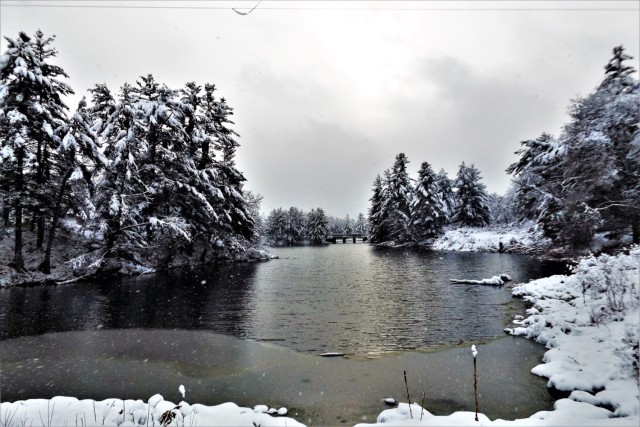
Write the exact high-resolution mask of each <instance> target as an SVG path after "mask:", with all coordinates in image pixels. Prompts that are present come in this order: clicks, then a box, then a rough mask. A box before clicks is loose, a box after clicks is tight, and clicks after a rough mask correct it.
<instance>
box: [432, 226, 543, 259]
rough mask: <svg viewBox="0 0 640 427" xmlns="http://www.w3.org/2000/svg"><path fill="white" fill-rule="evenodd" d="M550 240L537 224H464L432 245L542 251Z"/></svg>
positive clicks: (448, 248)
mask: <svg viewBox="0 0 640 427" xmlns="http://www.w3.org/2000/svg"><path fill="white" fill-rule="evenodd" d="M550 243H551V242H550V241H549V240H548V239H546V238H544V237H542V233H541V232H539V231H536V230H535V229H534V228H533V227H528V228H527V227H525V228H511V227H505V228H497V227H492V228H474V227H462V228H456V229H448V230H447V231H446V232H445V233H444V235H442V236H441V237H439V238H437V239H436V240H435V241H434V242H433V245H432V246H431V248H432V249H436V250H442V251H457V252H508V253H542V252H544V250H545V249H546V248H547V247H548V246H549V244H550ZM501 244H502V246H501Z"/></svg>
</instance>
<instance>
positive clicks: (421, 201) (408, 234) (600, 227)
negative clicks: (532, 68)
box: [368, 46, 640, 255]
mask: <svg viewBox="0 0 640 427" xmlns="http://www.w3.org/2000/svg"><path fill="white" fill-rule="evenodd" d="M630 59H632V58H631V57H630V56H629V55H627V54H625V53H624V48H623V47H622V46H618V47H615V48H614V49H613V57H612V58H611V60H610V61H609V62H608V63H607V64H606V66H605V76H604V79H603V80H602V82H601V83H600V85H599V86H598V87H596V88H595V89H594V90H593V91H592V92H591V93H590V94H589V95H587V96H586V97H583V98H578V99H576V100H573V101H571V103H570V105H569V108H568V111H569V116H570V121H569V122H568V123H566V124H565V125H564V127H563V129H562V131H561V133H560V135H559V136H558V137H554V136H552V135H550V134H548V133H542V134H541V135H540V136H539V137H537V138H535V139H531V140H527V141H522V142H521V143H520V144H521V148H520V150H518V151H517V152H516V153H515V154H516V155H517V156H518V160H517V161H516V162H515V163H513V164H512V165H510V166H509V167H508V169H507V170H506V172H507V173H508V174H509V175H511V176H513V179H512V184H511V187H510V188H509V190H508V191H507V193H506V194H505V195H504V196H499V195H495V194H494V195H489V194H488V193H487V191H486V188H485V186H484V184H482V182H481V177H480V172H479V171H478V169H477V168H476V167H475V166H474V165H469V166H467V165H466V164H465V163H464V162H463V163H462V164H461V165H460V168H459V171H458V174H457V177H456V178H455V179H454V180H449V178H448V177H447V175H446V172H445V171H444V170H441V171H440V172H439V173H438V174H435V173H434V171H433V169H432V168H431V166H430V165H429V163H427V162H424V163H422V164H421V167H420V170H419V172H418V177H417V179H416V180H413V179H412V178H410V177H409V176H408V174H407V163H408V162H409V161H408V159H407V157H406V156H405V154H404V153H400V154H398V155H397V156H396V159H395V163H394V164H393V167H392V168H391V169H387V170H385V171H384V173H383V176H382V177H380V176H377V177H376V178H375V180H374V183H373V195H372V197H371V199H370V201H371V204H370V208H369V218H368V221H369V233H370V236H371V240H372V241H373V242H387V241H392V242H395V243H406V242H416V243H420V242H425V241H426V242H429V241H432V240H433V239H434V238H437V237H438V236H440V235H442V233H443V232H444V227H445V226H447V225H451V226H453V227H484V226H488V225H491V224H511V225H518V224H523V223H525V222H527V221H534V222H535V223H536V225H537V227H539V228H540V229H541V230H542V232H543V234H544V236H546V237H548V238H549V239H550V240H551V242H552V246H551V248H550V252H552V253H557V254H568V255H574V254H580V253H586V252H589V249H590V243H591V242H592V240H593V239H594V237H596V235H599V236H601V238H602V239H605V240H607V241H608V242H609V243H610V245H611V246H612V248H613V247H617V246H620V245H621V244H629V243H635V244H638V243H640V132H639V128H638V122H639V118H640V90H639V84H638V80H637V79H636V78H634V76H633V74H634V72H635V71H636V70H635V69H634V68H633V67H632V66H630V65H628V63H627V62H626V61H629V60H630Z"/></svg>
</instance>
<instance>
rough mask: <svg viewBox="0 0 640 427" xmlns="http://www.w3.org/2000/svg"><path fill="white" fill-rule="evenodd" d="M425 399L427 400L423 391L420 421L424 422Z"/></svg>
mask: <svg viewBox="0 0 640 427" xmlns="http://www.w3.org/2000/svg"><path fill="white" fill-rule="evenodd" d="M424 398H425V393H424V391H423V392H422V401H421V402H420V421H422V415H423V414H424Z"/></svg>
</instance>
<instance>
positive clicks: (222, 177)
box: [200, 84, 256, 239]
mask: <svg viewBox="0 0 640 427" xmlns="http://www.w3.org/2000/svg"><path fill="white" fill-rule="evenodd" d="M215 90H216V88H215V86H214V85H212V84H205V87H204V95H203V97H202V100H201V102H200V105H201V111H202V114H201V120H200V121H201V124H202V126H203V129H204V133H205V135H206V137H205V139H204V146H203V148H202V150H201V154H202V156H201V164H200V168H201V169H204V168H206V167H207V166H209V165H210V167H211V168H213V169H214V170H215V171H216V177H217V178H216V183H217V185H218V188H219V189H220V191H221V193H222V196H223V198H224V201H223V203H222V209H223V211H224V216H222V217H221V219H222V220H223V221H224V220H225V219H226V222H223V225H224V226H225V231H226V232H227V233H228V235H229V236H231V238H233V239H235V238H236V237H237V236H241V237H243V238H245V239H252V238H254V237H255V235H256V229H255V221H254V219H253V218H252V217H251V215H250V213H249V208H248V205H247V202H246V200H244V197H243V195H242V184H243V183H244V182H245V181H246V179H245V177H244V175H243V174H242V172H240V171H239V170H238V169H237V168H236V167H235V151H236V149H237V147H238V146H239V144H238V142H237V141H236V139H235V138H236V137H237V136H238V134H237V133H236V132H235V131H234V130H232V129H231V128H230V127H229V125H232V124H233V122H232V121H231V120H230V119H229V117H230V116H231V115H232V114H233V109H232V108H231V107H229V106H228V104H227V102H226V100H225V99H224V98H221V99H216V98H215V95H214V92H215ZM214 150H218V151H219V153H220V156H219V160H218V159H215V153H214Z"/></svg>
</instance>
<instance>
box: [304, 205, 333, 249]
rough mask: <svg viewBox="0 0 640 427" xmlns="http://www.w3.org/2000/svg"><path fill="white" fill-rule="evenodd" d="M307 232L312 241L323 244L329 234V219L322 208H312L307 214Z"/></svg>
mask: <svg viewBox="0 0 640 427" xmlns="http://www.w3.org/2000/svg"><path fill="white" fill-rule="evenodd" d="M306 233H307V236H308V237H309V240H311V243H313V244H316V245H317V244H322V242H323V241H324V239H325V237H327V235H328V234H329V221H328V220H327V216H326V215H325V213H324V210H322V208H318V209H311V212H309V214H308V215H307V228H306Z"/></svg>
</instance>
